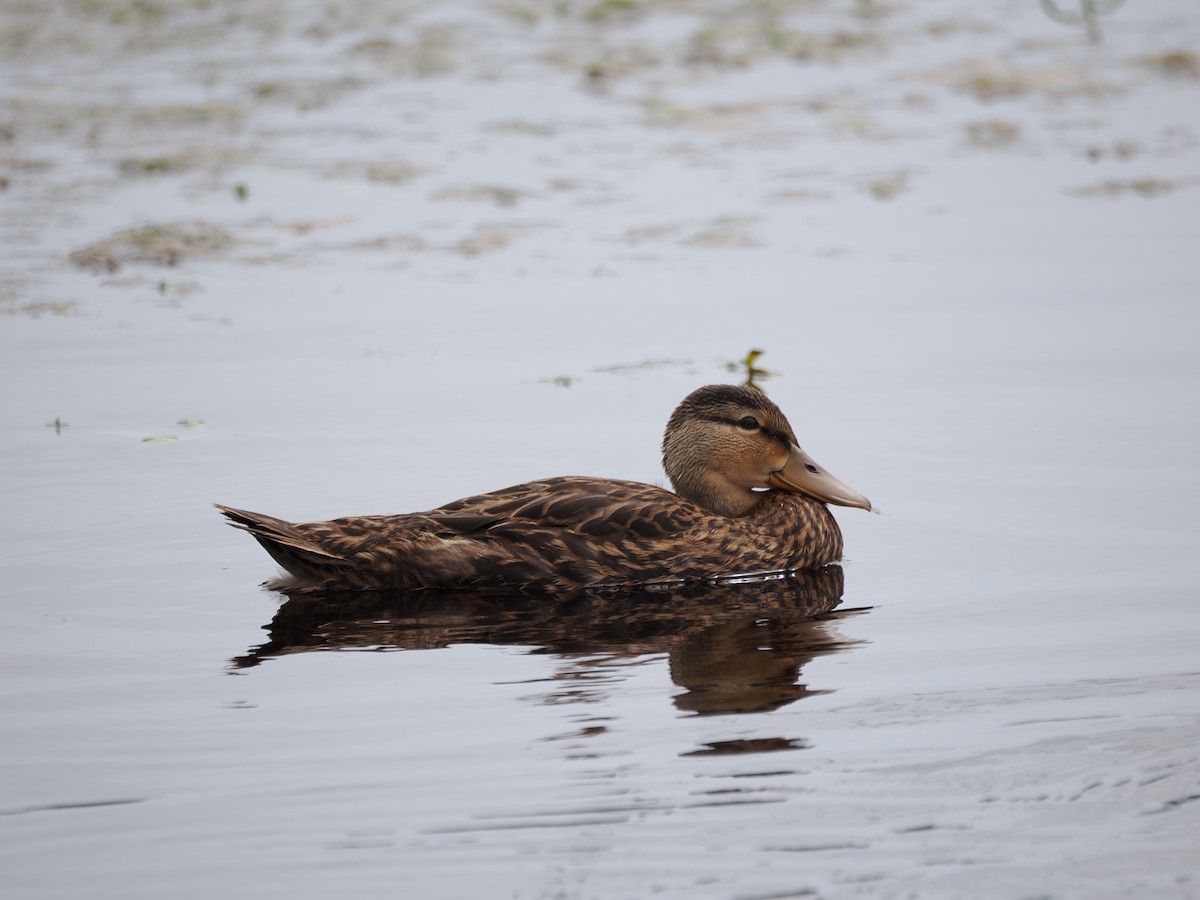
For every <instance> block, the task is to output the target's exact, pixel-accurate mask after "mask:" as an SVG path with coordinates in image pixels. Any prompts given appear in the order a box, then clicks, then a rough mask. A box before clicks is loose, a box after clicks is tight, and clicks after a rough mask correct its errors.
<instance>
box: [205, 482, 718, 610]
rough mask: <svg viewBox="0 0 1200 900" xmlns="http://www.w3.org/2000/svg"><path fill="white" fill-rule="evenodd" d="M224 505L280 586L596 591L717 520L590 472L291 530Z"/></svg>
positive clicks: (668, 496) (671, 497)
mask: <svg viewBox="0 0 1200 900" xmlns="http://www.w3.org/2000/svg"><path fill="white" fill-rule="evenodd" d="M219 508H220V509H221V512H222V513H224V514H225V516H227V517H228V518H229V519H230V521H231V523H232V524H234V525H236V526H237V527H239V528H242V529H244V530H246V531H248V532H250V534H252V535H253V536H254V537H255V538H256V539H257V540H258V542H259V543H260V544H262V545H263V547H264V548H266V550H267V552H268V553H270V554H271V556H272V557H273V558H274V559H275V561H276V562H278V563H279V564H280V565H281V566H283V567H284V568H285V569H286V570H287V571H288V572H290V573H291V574H292V575H293V576H295V579H297V582H292V581H289V580H286V579H285V580H283V581H277V582H272V583H271V586H272V587H276V588H280V589H295V588H297V587H301V588H303V587H305V586H341V587H354V588H375V587H427V586H441V587H445V586H459V585H468V584H479V583H489V584H490V583H495V584H510V585H519V584H535V583H547V584H550V583H562V584H576V585H579V584H588V583H591V582H593V581H596V580H598V579H600V578H603V577H607V576H609V575H610V574H612V573H613V572H623V571H626V570H630V569H631V568H633V569H636V568H637V566H638V561H642V562H645V563H647V564H649V563H650V562H651V561H653V560H655V559H657V558H658V557H659V556H660V555H661V554H662V553H669V550H670V548H671V547H672V546H675V545H676V542H677V541H678V540H679V539H681V538H682V537H683V536H684V535H685V534H686V533H687V532H689V531H692V530H693V529H695V528H696V527H697V526H698V525H700V524H701V523H702V522H703V521H704V520H705V519H706V518H707V514H705V513H704V512H703V511H702V510H700V509H699V507H696V506H695V505H694V504H691V503H689V502H688V501H686V500H683V499H682V498H680V497H679V496H677V495H676V494H673V493H671V492H670V491H666V490H664V489H662V488H659V487H654V486H653V485H648V484H639V483H637V482H632V481H611V480H605V479H593V478H579V477H566V478H553V479H546V480H544V481H538V482H530V483H528V484H523V485H516V486H514V487H512V488H505V489H503V490H500V491H494V492H492V493H490V494H481V495H478V496H475V497H467V498H464V499H463V500H458V501H455V502H454V503H450V504H447V505H446V506H443V507H439V508H438V509H434V510H429V511H428V512H422V513H410V514H407V515H398V516H349V517H345V518H340V519H332V520H330V521H326V522H302V523H291V522H286V521H284V520H282V519H276V518H274V517H272V516H265V515H262V514H260V513H252V512H247V511H245V510H239V509H232V508H230V507H219Z"/></svg>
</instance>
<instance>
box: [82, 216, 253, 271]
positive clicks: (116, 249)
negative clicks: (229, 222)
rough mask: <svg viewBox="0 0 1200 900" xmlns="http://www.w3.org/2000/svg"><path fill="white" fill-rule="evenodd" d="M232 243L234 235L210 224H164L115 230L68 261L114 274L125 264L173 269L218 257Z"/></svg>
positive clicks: (197, 222)
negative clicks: (176, 266) (143, 264)
mask: <svg viewBox="0 0 1200 900" xmlns="http://www.w3.org/2000/svg"><path fill="white" fill-rule="evenodd" d="M233 244H234V239H233V236H232V235H231V234H230V233H229V232H228V231H226V230H225V229H224V228H222V227H221V226H219V225H214V224H212V223H211V222H199V221H192V222H164V223H159V224H154V225H142V226H140V227H137V228H127V229H124V230H122V231H118V232H117V233H116V234H114V235H112V236H111V237H107V238H105V239H104V240H101V241H97V242H96V243H94V244H88V245H87V246H86V247H81V248H79V249H78V250H75V251H74V252H72V253H71V255H70V257H69V258H70V260H71V262H72V263H73V264H74V265H76V266H79V267H80V268H83V269H93V270H97V271H106V272H115V271H117V270H118V269H120V268H121V266H123V265H126V264H128V263H135V262H140V263H150V264H152V265H158V266H175V265H178V264H179V263H180V262H182V261H184V260H186V259H204V258H211V257H215V256H220V255H221V254H222V253H225V252H226V251H227V250H229V249H230V248H231V247H232V246H233Z"/></svg>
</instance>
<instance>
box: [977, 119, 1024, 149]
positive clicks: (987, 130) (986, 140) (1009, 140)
mask: <svg viewBox="0 0 1200 900" xmlns="http://www.w3.org/2000/svg"><path fill="white" fill-rule="evenodd" d="M1020 137H1021V127H1020V126H1019V125H1017V124H1016V123H1015V122H1008V121H1005V120H1004V119H984V120H983V121H981V122H970V123H968V124H967V141H968V142H969V143H970V144H971V146H972V147H980V148H983V149H985V150H999V149H1001V148H1003V147H1010V146H1012V145H1013V144H1015V143H1016V142H1017V140H1018V139H1019V138H1020Z"/></svg>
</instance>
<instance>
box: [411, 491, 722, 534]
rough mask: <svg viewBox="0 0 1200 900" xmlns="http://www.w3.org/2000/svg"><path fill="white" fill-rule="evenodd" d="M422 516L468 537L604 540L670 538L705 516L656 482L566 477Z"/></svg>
mask: <svg viewBox="0 0 1200 900" xmlns="http://www.w3.org/2000/svg"><path fill="white" fill-rule="evenodd" d="M422 516H423V517H427V518H428V519H430V520H431V521H432V522H435V523H438V525H440V526H441V527H444V528H445V529H447V531H449V532H451V533H454V534H457V535H463V536H471V535H478V536H484V535H487V536H488V537H489V538H493V539H494V538H497V537H502V536H505V535H511V536H513V537H515V536H516V535H517V534H519V533H520V532H521V531H522V530H523V529H526V528H530V527H539V528H545V529H550V530H553V531H567V532H572V533H575V534H578V535H579V536H581V537H583V538H585V539H591V540H593V541H597V542H604V541H620V540H623V539H627V538H643V539H647V540H656V539H657V540H666V539H670V538H672V537H675V536H678V535H681V534H684V533H686V532H687V531H689V530H691V529H692V528H694V527H695V526H696V525H697V524H698V523H699V521H700V520H701V519H702V518H705V517H706V514H705V513H704V511H703V510H701V509H700V508H699V507H697V506H696V505H695V504H693V503H690V502H688V501H687V500H684V499H683V498H682V497H680V496H679V495H677V494H673V493H671V492H670V491H668V490H665V489H663V488H660V487H656V486H654V485H651V484H642V483H640V482H636V481H618V480H614V479H600V478H581V477H572V476H567V477H562V478H547V479H544V480H542V481H535V482H530V483H528V484H522V485H515V486H514V487H511V488H504V489H502V490H499V491H494V492H492V493H490V494H481V495H479V496H476V497H467V498H464V499H462V500H457V501H455V502H454V503H450V504H447V505H446V506H443V507H439V508H438V509H435V510H430V511H429V512H428V513H424V514H422Z"/></svg>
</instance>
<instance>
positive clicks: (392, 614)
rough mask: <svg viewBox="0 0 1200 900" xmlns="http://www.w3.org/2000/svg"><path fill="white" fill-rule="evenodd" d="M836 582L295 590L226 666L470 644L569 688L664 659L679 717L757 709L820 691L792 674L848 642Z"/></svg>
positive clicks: (807, 575)
mask: <svg viewBox="0 0 1200 900" xmlns="http://www.w3.org/2000/svg"><path fill="white" fill-rule="evenodd" d="M842 579H843V575H842V569H841V567H840V566H836V565H832V566H826V567H825V568H822V569H816V570H812V571H800V572H792V573H787V574H786V575H783V574H779V575H777V576H774V577H770V578H769V579H767V580H762V579H755V580H747V581H744V582H742V583H728V582H727V583H723V584H704V585H695V586H686V587H684V586H673V587H671V588H670V589H669V590H668V589H666V588H665V587H664V588H663V589H658V590H655V589H643V590H639V591H637V592H634V593H621V594H618V595H614V596H602V595H596V594H590V593H580V594H578V595H573V596H570V597H565V598H564V597H555V598H553V600H552V601H549V600H548V599H547V598H546V597H537V596H521V595H513V594H512V593H503V592H499V591H492V592H484V593H472V592H461V591H454V592H449V591H370V592H322V593H305V594H295V595H292V596H290V597H287V599H286V601H285V602H284V604H283V605H282V606H281V607H280V608H279V611H278V612H277V613H276V614H275V617H274V618H273V619H272V620H271V622H270V623H269V624H268V625H267V626H265V629H266V631H267V632H268V635H269V638H270V639H269V640H268V641H267V642H266V643H264V644H262V645H260V646H258V647H254V648H252V649H251V650H250V651H249V652H248V653H247V654H246V655H244V656H240V657H236V658H235V659H233V660H232V663H233V665H234V667H235V668H238V669H246V668H249V667H252V666H256V665H258V664H259V663H261V662H262V661H263V660H264V659H270V658H274V657H279V656H284V655H287V654H291V653H304V652H307V651H311V650H348V649H363V650H368V649H369V650H427V649H433V648H438V647H447V646H449V645H451V644H463V643H478V644H496V645H508V646H526V647H530V648H533V651H534V652H540V653H551V654H555V655H558V656H561V657H562V658H563V659H564V660H565V661H566V662H567V664H568V671H563V672H562V673H560V677H562V678H563V679H564V680H566V681H570V680H572V676H573V675H574V676H579V677H584V678H585V679H586V677H587V675H588V674H589V673H591V674H593V675H594V674H595V672H596V668H595V667H596V663H597V662H598V659H603V660H605V661H613V660H620V659H629V658H632V657H641V656H646V655H651V654H663V653H665V654H666V655H667V657H668V660H669V666H670V673H671V679H672V680H673V681H674V682H675V684H677V685H679V687H681V688H684V692H683V693H681V694H679V695H677V696H676V697H675V698H674V703H675V705H676V707H678V708H679V709H681V710H685V711H688V712H692V713H695V714H700V715H713V714H728V713H742V712H762V711H766V710H772V709H778V708H779V707H781V706H784V705H786V704H789V703H792V702H794V701H796V700H799V699H800V698H802V697H806V696H809V695H810V694H815V693H823V692H821V691H812V690H810V689H809V688H808V687H806V686H805V685H803V684H800V683H798V680H799V677H800V673H801V670H802V669H803V667H804V666H805V665H806V664H807V663H808V662H809V661H810V660H812V659H814V658H816V657H818V656H822V655H824V654H827V653H834V652H837V651H839V650H843V649H845V648H846V647H848V646H851V645H852V644H853V643H854V642H853V641H848V640H846V639H844V638H843V637H841V636H840V635H839V634H838V633H837V631H836V629H835V624H834V623H835V622H836V620H837V619H838V618H840V617H842V616H844V615H845V614H846V612H847V611H842V612H835V610H836V609H837V607H838V606H839V605H840V604H841V602H842V590H843V580H842ZM858 611H861V610H858ZM849 612H856V611H854V610H851V611H849ZM605 668H608V667H607V666H605ZM609 674H611V670H609Z"/></svg>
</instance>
